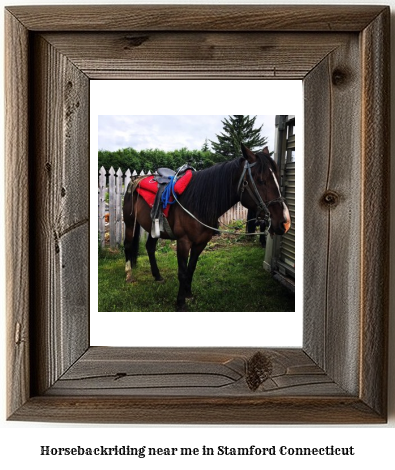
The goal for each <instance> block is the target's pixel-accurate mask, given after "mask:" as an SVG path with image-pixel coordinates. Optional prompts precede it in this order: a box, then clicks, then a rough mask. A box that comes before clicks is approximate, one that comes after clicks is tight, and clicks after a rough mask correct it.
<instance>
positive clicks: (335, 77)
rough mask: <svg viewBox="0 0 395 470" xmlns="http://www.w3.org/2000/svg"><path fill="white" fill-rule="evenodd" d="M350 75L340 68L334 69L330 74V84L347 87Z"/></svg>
mask: <svg viewBox="0 0 395 470" xmlns="http://www.w3.org/2000/svg"><path fill="white" fill-rule="evenodd" d="M349 78H350V74H349V73H348V71H347V70H345V69H341V68H335V70H334V71H333V73H332V83H333V85H335V86H338V87H342V86H345V85H347V83H348V82H349Z"/></svg>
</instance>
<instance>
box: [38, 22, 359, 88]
mask: <svg viewBox="0 0 395 470" xmlns="http://www.w3.org/2000/svg"><path fill="white" fill-rule="evenodd" d="M349 36H350V34H348V33H337V34H333V33H332V34H328V33H326V34H325V33H323V34H314V33H307V34H306V33H304V34H303V33H299V34H297V35H293V34H290V33H228V32H225V33H208V32H188V33H187V32H179V33H164V32H163V33H153V32H149V31H145V32H139V33H129V32H128V33H106V34H104V33H100V34H95V33H92V34H89V35H86V34H82V33H73V34H70V33H68V34H67V35H65V34H60V33H57V34H56V33H49V34H45V36H44V37H45V39H46V40H47V41H48V42H49V43H50V44H52V45H53V47H54V48H56V50H58V51H60V52H61V53H62V54H64V55H65V56H67V57H68V58H69V59H70V60H71V61H72V62H73V63H74V64H75V65H76V66H77V67H78V68H79V69H81V70H83V71H84V73H85V74H86V75H88V76H89V78H91V79H102V78H104V79H108V78H110V77H111V78H112V79H133V78H137V79H141V78H144V79H146V78H148V79H158V78H160V79H199V78H202V79H221V78H222V79H243V78H249V79H251V78H256V79H258V78H259V79H277V80H279V79H299V80H302V79H303V78H304V77H305V76H306V75H307V74H308V73H309V72H310V70H312V69H313V68H314V67H316V66H317V64H318V63H319V62H320V61H321V60H322V57H325V56H326V55H328V54H330V53H331V52H332V51H334V50H335V49H337V48H338V47H339V46H340V45H341V44H343V43H345V42H347V40H348V38H349ZM296 56H297V57H298V60H297V61H295V57H296Z"/></svg>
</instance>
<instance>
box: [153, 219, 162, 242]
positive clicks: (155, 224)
mask: <svg viewBox="0 0 395 470" xmlns="http://www.w3.org/2000/svg"><path fill="white" fill-rule="evenodd" d="M151 237H152V238H160V227H159V219H154V220H153V221H152V226H151Z"/></svg>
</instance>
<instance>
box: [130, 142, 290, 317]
mask: <svg viewBox="0 0 395 470" xmlns="http://www.w3.org/2000/svg"><path fill="white" fill-rule="evenodd" d="M242 155H243V156H242V157H240V158H236V159H235V160H231V161H228V162H225V163H219V164H217V165H214V166H212V167H210V168H207V169H205V170H201V171H199V172H193V176H192V179H191V182H190V183H189V185H188V186H187V188H186V189H185V191H184V192H183V193H182V194H181V195H180V196H179V197H178V198H177V202H178V203H175V204H173V206H172V207H171V209H170V212H169V215H168V218H167V221H168V224H169V226H170V228H171V231H172V232H173V235H174V238H175V239H176V240H177V261H178V280H179V290H178V296H177V310H178V311H184V310H186V303H185V299H186V298H191V297H192V290H191V286H192V277H193V273H194V271H195V268H196V264H197V262H198V258H199V255H200V253H201V252H202V251H203V250H204V248H205V246H206V245H207V243H208V242H209V241H210V240H211V238H212V236H213V234H214V233H215V232H216V229H217V228H218V218H219V217H220V216H221V215H222V214H224V213H225V212H226V211H228V210H229V209H230V208H231V207H232V206H233V205H234V204H236V203H237V202H238V201H241V203H242V204H243V206H245V207H247V208H248V209H252V210H254V211H255V213H256V217H257V220H265V221H266V222H267V223H268V224H269V225H270V229H269V233H270V234H271V235H272V236H273V235H274V234H276V235H284V233H286V232H287V231H288V230H289V228H290V226H291V219H290V215H289V211H288V208H287V206H286V204H285V201H284V198H283V197H282V196H281V193H280V186H279V179H278V178H279V177H278V168H277V165H276V164H275V162H274V160H273V159H272V158H271V157H270V155H269V151H268V149H267V148H265V149H264V150H263V151H262V152H258V153H253V152H252V151H251V150H249V149H248V148H247V147H245V146H244V145H242ZM150 211H151V208H150V207H149V205H148V204H147V203H146V202H145V200H144V199H143V198H142V197H141V196H140V195H139V194H138V193H137V191H134V192H130V193H129V191H127V192H126V195H125V199H124V206H123V216H124V222H125V225H126V231H125V244H124V248H125V258H126V266H125V271H126V281H127V282H133V279H132V268H133V267H134V266H135V265H136V262H137V256H138V248H139V238H140V227H143V228H144V229H145V230H146V231H147V232H148V233H150V231H151V224H152V221H151V217H150ZM160 238H170V236H169V235H168V234H167V233H166V232H160ZM157 241H158V239H157V238H153V237H152V236H151V234H149V235H148V239H147V243H146V249H147V253H148V256H149V260H150V264H151V272H152V275H153V276H154V278H155V280H156V281H158V282H161V281H163V278H162V276H161V275H160V273H159V269H158V265H157V263H156V258H155V249H156V244H157Z"/></svg>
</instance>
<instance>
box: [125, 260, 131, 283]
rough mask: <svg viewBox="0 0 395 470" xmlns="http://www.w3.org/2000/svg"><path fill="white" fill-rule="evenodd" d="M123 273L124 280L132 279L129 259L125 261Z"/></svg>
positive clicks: (129, 280)
mask: <svg viewBox="0 0 395 470" xmlns="http://www.w3.org/2000/svg"><path fill="white" fill-rule="evenodd" d="M125 273H126V282H133V279H132V263H131V262H130V261H126V264H125Z"/></svg>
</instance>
